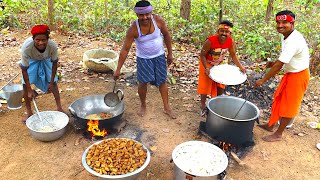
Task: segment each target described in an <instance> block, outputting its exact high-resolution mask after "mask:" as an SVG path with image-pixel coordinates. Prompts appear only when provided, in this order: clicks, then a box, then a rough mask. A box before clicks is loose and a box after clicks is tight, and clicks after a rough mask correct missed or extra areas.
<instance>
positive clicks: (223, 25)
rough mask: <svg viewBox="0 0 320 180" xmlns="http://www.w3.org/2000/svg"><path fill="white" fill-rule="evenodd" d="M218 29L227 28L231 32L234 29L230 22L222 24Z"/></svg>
mask: <svg viewBox="0 0 320 180" xmlns="http://www.w3.org/2000/svg"><path fill="white" fill-rule="evenodd" d="M218 29H226V30H229V31H230V32H231V31H232V28H231V27H230V26H229V25H228V24H220V25H219V27H218Z"/></svg>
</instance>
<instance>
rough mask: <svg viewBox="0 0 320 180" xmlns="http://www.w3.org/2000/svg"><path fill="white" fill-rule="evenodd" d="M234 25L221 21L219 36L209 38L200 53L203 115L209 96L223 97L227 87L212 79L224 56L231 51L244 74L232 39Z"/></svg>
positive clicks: (200, 86)
mask: <svg viewBox="0 0 320 180" xmlns="http://www.w3.org/2000/svg"><path fill="white" fill-rule="evenodd" d="M232 27H233V24H232V23H231V22H230V21H227V20H224V21H221V22H220V24H219V27H218V30H217V34H215V35H213V36H209V37H208V39H207V40H206V41H205V42H204V45H203V46H202V49H201V53H200V63H199V81H198V93H199V94H200V98H201V100H200V103H201V107H200V108H201V115H202V116H203V115H204V114H205V112H204V110H205V107H206V100H207V95H210V96H211V97H215V96H219V95H222V94H223V92H224V88H225V85H224V84H220V83H217V82H215V81H213V80H212V79H211V78H210V77H209V74H210V68H212V67H213V66H216V65H219V64H220V63H221V62H222V61H223V60H224V54H225V53H226V52H227V51H229V53H230V56H231V58H232V60H233V62H234V63H235V64H236V65H237V66H238V67H239V68H240V70H241V71H242V72H246V70H245V68H244V67H243V66H242V65H241V63H240V62H239V59H238V57H237V56H236V50H235V48H234V42H233V40H232V38H231V31H232Z"/></svg>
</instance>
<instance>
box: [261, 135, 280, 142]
mask: <svg viewBox="0 0 320 180" xmlns="http://www.w3.org/2000/svg"><path fill="white" fill-rule="evenodd" d="M281 139H282V137H281V136H279V135H276V134H272V135H269V136H265V137H262V140H264V141H266V142H274V141H281Z"/></svg>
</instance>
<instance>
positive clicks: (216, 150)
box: [171, 140, 228, 177]
mask: <svg viewBox="0 0 320 180" xmlns="http://www.w3.org/2000/svg"><path fill="white" fill-rule="evenodd" d="M191 146H193V147H197V148H209V149H211V150H212V151H211V153H214V154H216V155H218V156H221V160H222V161H220V162H219V163H220V164H219V165H220V166H219V169H218V171H217V172H216V173H215V174H214V173H213V174H210V175H209V176H208V175H199V174H194V173H190V172H188V173H189V174H191V175H194V176H196V177H213V176H216V175H218V174H220V173H221V172H223V171H224V170H226V169H227V167H228V157H227V155H226V154H225V153H224V152H223V151H222V149H220V148H219V147H217V146H216V145H214V144H211V143H209V142H205V141H198V140H192V141H186V142H183V143H181V144H179V145H177V146H176V147H175V148H174V150H173V151H172V154H171V158H172V161H173V163H174V164H175V165H176V166H177V168H179V169H180V170H181V171H183V172H185V173H186V171H184V170H183V168H181V164H180V163H178V162H177V157H176V156H177V154H178V151H181V149H184V148H190V147H191ZM190 152H192V151H190ZM179 165H180V166H179Z"/></svg>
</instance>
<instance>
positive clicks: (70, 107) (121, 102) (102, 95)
mask: <svg viewBox="0 0 320 180" xmlns="http://www.w3.org/2000/svg"><path fill="white" fill-rule="evenodd" d="M94 96H101V97H102V98H103V97H104V96H105V94H94V95H88V96H83V97H81V98H78V99H76V100H75V101H73V102H72V103H71V104H70V106H69V108H68V109H69V111H70V109H71V110H73V111H75V110H74V108H73V107H72V106H73V105H74V104H75V103H76V102H78V101H80V100H82V99H84V98H88V97H94ZM121 104H123V105H122V106H123V109H122V111H121V112H120V113H119V114H118V115H116V116H114V117H117V116H119V115H122V114H123V113H124V110H125V106H124V102H123V100H121V101H120V103H119V104H118V105H121ZM118 105H117V106H118ZM106 106H107V105H106ZM117 106H115V107H117ZM111 108H114V107H111ZM71 114H72V112H71ZM74 115H75V116H76V117H78V118H82V119H85V120H89V119H86V118H85V117H81V116H79V115H78V114H77V113H76V112H75V114H74ZM109 119H110V118H109ZM103 120H108V119H100V120H98V121H103Z"/></svg>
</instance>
